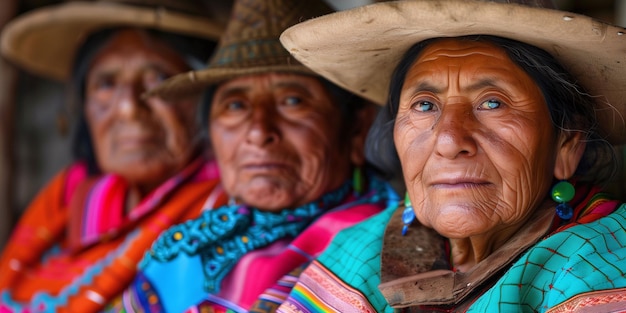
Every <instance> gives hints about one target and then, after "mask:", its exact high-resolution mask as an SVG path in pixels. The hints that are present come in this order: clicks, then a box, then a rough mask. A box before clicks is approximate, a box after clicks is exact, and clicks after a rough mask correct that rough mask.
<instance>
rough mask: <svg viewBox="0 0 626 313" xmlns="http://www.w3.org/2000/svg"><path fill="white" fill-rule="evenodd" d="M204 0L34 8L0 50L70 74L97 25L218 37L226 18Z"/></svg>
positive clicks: (31, 65) (34, 68) (46, 71)
mask: <svg viewBox="0 0 626 313" xmlns="http://www.w3.org/2000/svg"><path fill="white" fill-rule="evenodd" d="M200 4H201V1H198V0H100V1H93V2H74V1H73V2H67V3H63V4H59V5H53V6H47V7H42V8H40V9H36V10H33V11H29V12H27V13H25V14H23V15H21V16H18V17H17V18H15V19H13V20H12V21H11V22H9V23H8V24H7V25H6V26H5V27H4V29H3V31H2V36H1V37H0V53H2V55H3V56H4V57H5V58H7V59H8V60H10V61H12V62H14V63H16V64H17V65H18V66H20V67H22V68H24V69H25V70H27V71H30V72H32V73H34V74H37V75H41V76H44V77H47V78H52V79H57V80H66V79H68V78H69V75H70V74H69V73H70V70H71V69H70V67H71V64H72V61H73V60H74V56H75V55H74V54H75V52H76V51H77V49H78V47H80V45H81V44H82V43H83V42H84V40H85V38H86V37H87V36H88V35H89V34H91V33H93V32H94V31H97V30H101V29H104V28H109V27H117V26H133V27H140V28H150V29H157V30H162V31H166V32H171V33H176V34H181V35H189V36H195V37H200V38H205V39H214V40H217V39H218V38H219V36H220V35H221V33H222V32H223V29H224V26H223V23H221V24H220V23H219V22H218V21H217V19H216V18H212V17H211V14H212V12H209V11H210V10H208V9H207V8H206V7H205V6H202V5H200Z"/></svg>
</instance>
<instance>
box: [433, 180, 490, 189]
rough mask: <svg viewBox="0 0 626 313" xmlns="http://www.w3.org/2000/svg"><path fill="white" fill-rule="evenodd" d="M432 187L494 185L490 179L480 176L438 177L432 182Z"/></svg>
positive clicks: (452, 187)
mask: <svg viewBox="0 0 626 313" xmlns="http://www.w3.org/2000/svg"><path fill="white" fill-rule="evenodd" d="M430 185H431V186H432V187H435V188H441V189H455V188H475V187H484V186H488V185H492V184H491V183H490V182H489V181H487V180H484V179H480V178H467V177H464V178H446V179H437V180H434V181H433V182H431V183H430Z"/></svg>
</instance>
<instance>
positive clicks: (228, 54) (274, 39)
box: [148, 0, 333, 98]
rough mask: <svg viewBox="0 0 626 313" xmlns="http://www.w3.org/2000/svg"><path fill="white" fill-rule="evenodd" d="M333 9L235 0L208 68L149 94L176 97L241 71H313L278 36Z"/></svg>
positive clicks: (293, 0)
mask: <svg viewBox="0 0 626 313" xmlns="http://www.w3.org/2000/svg"><path fill="white" fill-rule="evenodd" d="M331 12H333V10H332V9H331V8H330V7H329V6H328V5H327V4H326V3H325V2H324V1H322V0H245V1H244V0H236V1H235V3H234V4H233V9H232V12H231V17H230V20H229V22H228V25H227V27H226V30H225V31H224V34H223V35H222V37H221V38H220V42H219V43H218V46H217V48H216V50H215V52H214V54H213V56H212V57H211V59H210V60H209V63H208V65H207V67H206V68H205V69H202V70H199V71H191V72H187V73H183V74H179V75H176V76H174V77H172V78H170V79H168V80H167V81H165V82H164V83H163V84H161V85H160V86H159V87H156V88H154V89H152V90H151V91H150V93H149V94H148V95H149V96H151V95H158V96H160V97H164V98H170V97H176V96H178V95H183V94H187V93H193V92H199V91H202V90H203V89H205V88H206V87H207V86H209V85H213V84H216V83H218V82H221V81H224V80H227V79H231V78H234V77H237V76H242V75H251V74H258V73H267V72H295V73H304V74H314V73H313V72H312V71H311V70H309V69H308V68H306V67H304V66H303V65H302V64H300V63H299V62H298V61H296V60H295V59H294V58H293V57H291V55H290V54H289V52H287V50H285V48H284V47H283V46H282V45H281V43H280V41H279V40H278V37H279V36H280V34H281V33H282V32H283V31H284V30H285V29H287V28H288V27H289V26H292V25H294V24H297V23H299V22H301V21H304V20H307V19H310V18H313V17H317V16H321V15H324V14H328V13H331Z"/></svg>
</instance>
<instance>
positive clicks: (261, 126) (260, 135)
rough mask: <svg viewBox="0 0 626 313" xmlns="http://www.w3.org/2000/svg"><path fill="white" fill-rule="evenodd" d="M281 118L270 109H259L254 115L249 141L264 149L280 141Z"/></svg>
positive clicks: (248, 136)
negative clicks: (279, 127) (279, 123)
mask: <svg viewBox="0 0 626 313" xmlns="http://www.w3.org/2000/svg"><path fill="white" fill-rule="evenodd" d="M279 118H280V117H279V116H277V114H274V113H273V112H272V111H271V110H268V109H257V110H255V111H254V112H253V113H252V116H251V121H250V129H249V130H248V135H247V141H248V143H250V144H253V145H256V146H259V147H263V146H266V145H270V144H275V143H277V142H278V141H279V140H280V134H279V129H278V126H277V124H278V122H279V120H278V119H279Z"/></svg>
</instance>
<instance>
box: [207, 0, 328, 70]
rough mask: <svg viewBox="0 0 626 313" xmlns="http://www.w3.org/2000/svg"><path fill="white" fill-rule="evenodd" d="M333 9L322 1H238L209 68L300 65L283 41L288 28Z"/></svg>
mask: <svg viewBox="0 0 626 313" xmlns="http://www.w3.org/2000/svg"><path fill="white" fill-rule="evenodd" d="M331 12H333V10H332V9H331V8H330V7H329V6H328V5H327V4H326V3H325V2H323V1H322V0H306V1H304V0H237V1H235V3H234V5H233V9H232V11H231V17H230V20H229V22H228V25H227V27H226V31H225V32H224V33H223V34H222V36H221V38H220V42H219V44H218V48H217V49H216V51H215V53H214V54H213V56H212V58H211V59H210V60H209V65H208V67H209V68H216V67H222V68H223V67H227V68H250V67H255V66H274V65H287V64H292V65H293V64H299V63H298V62H297V61H295V60H294V59H293V58H291V55H290V54H289V53H288V52H287V50H285V48H284V47H283V46H282V44H281V43H280V41H279V37H280V34H281V33H282V32H283V31H284V30H285V29H287V28H288V27H290V26H292V25H295V24H297V23H299V22H301V21H303V20H307V19H310V18H314V17H318V16H321V15H324V14H328V13H331Z"/></svg>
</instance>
